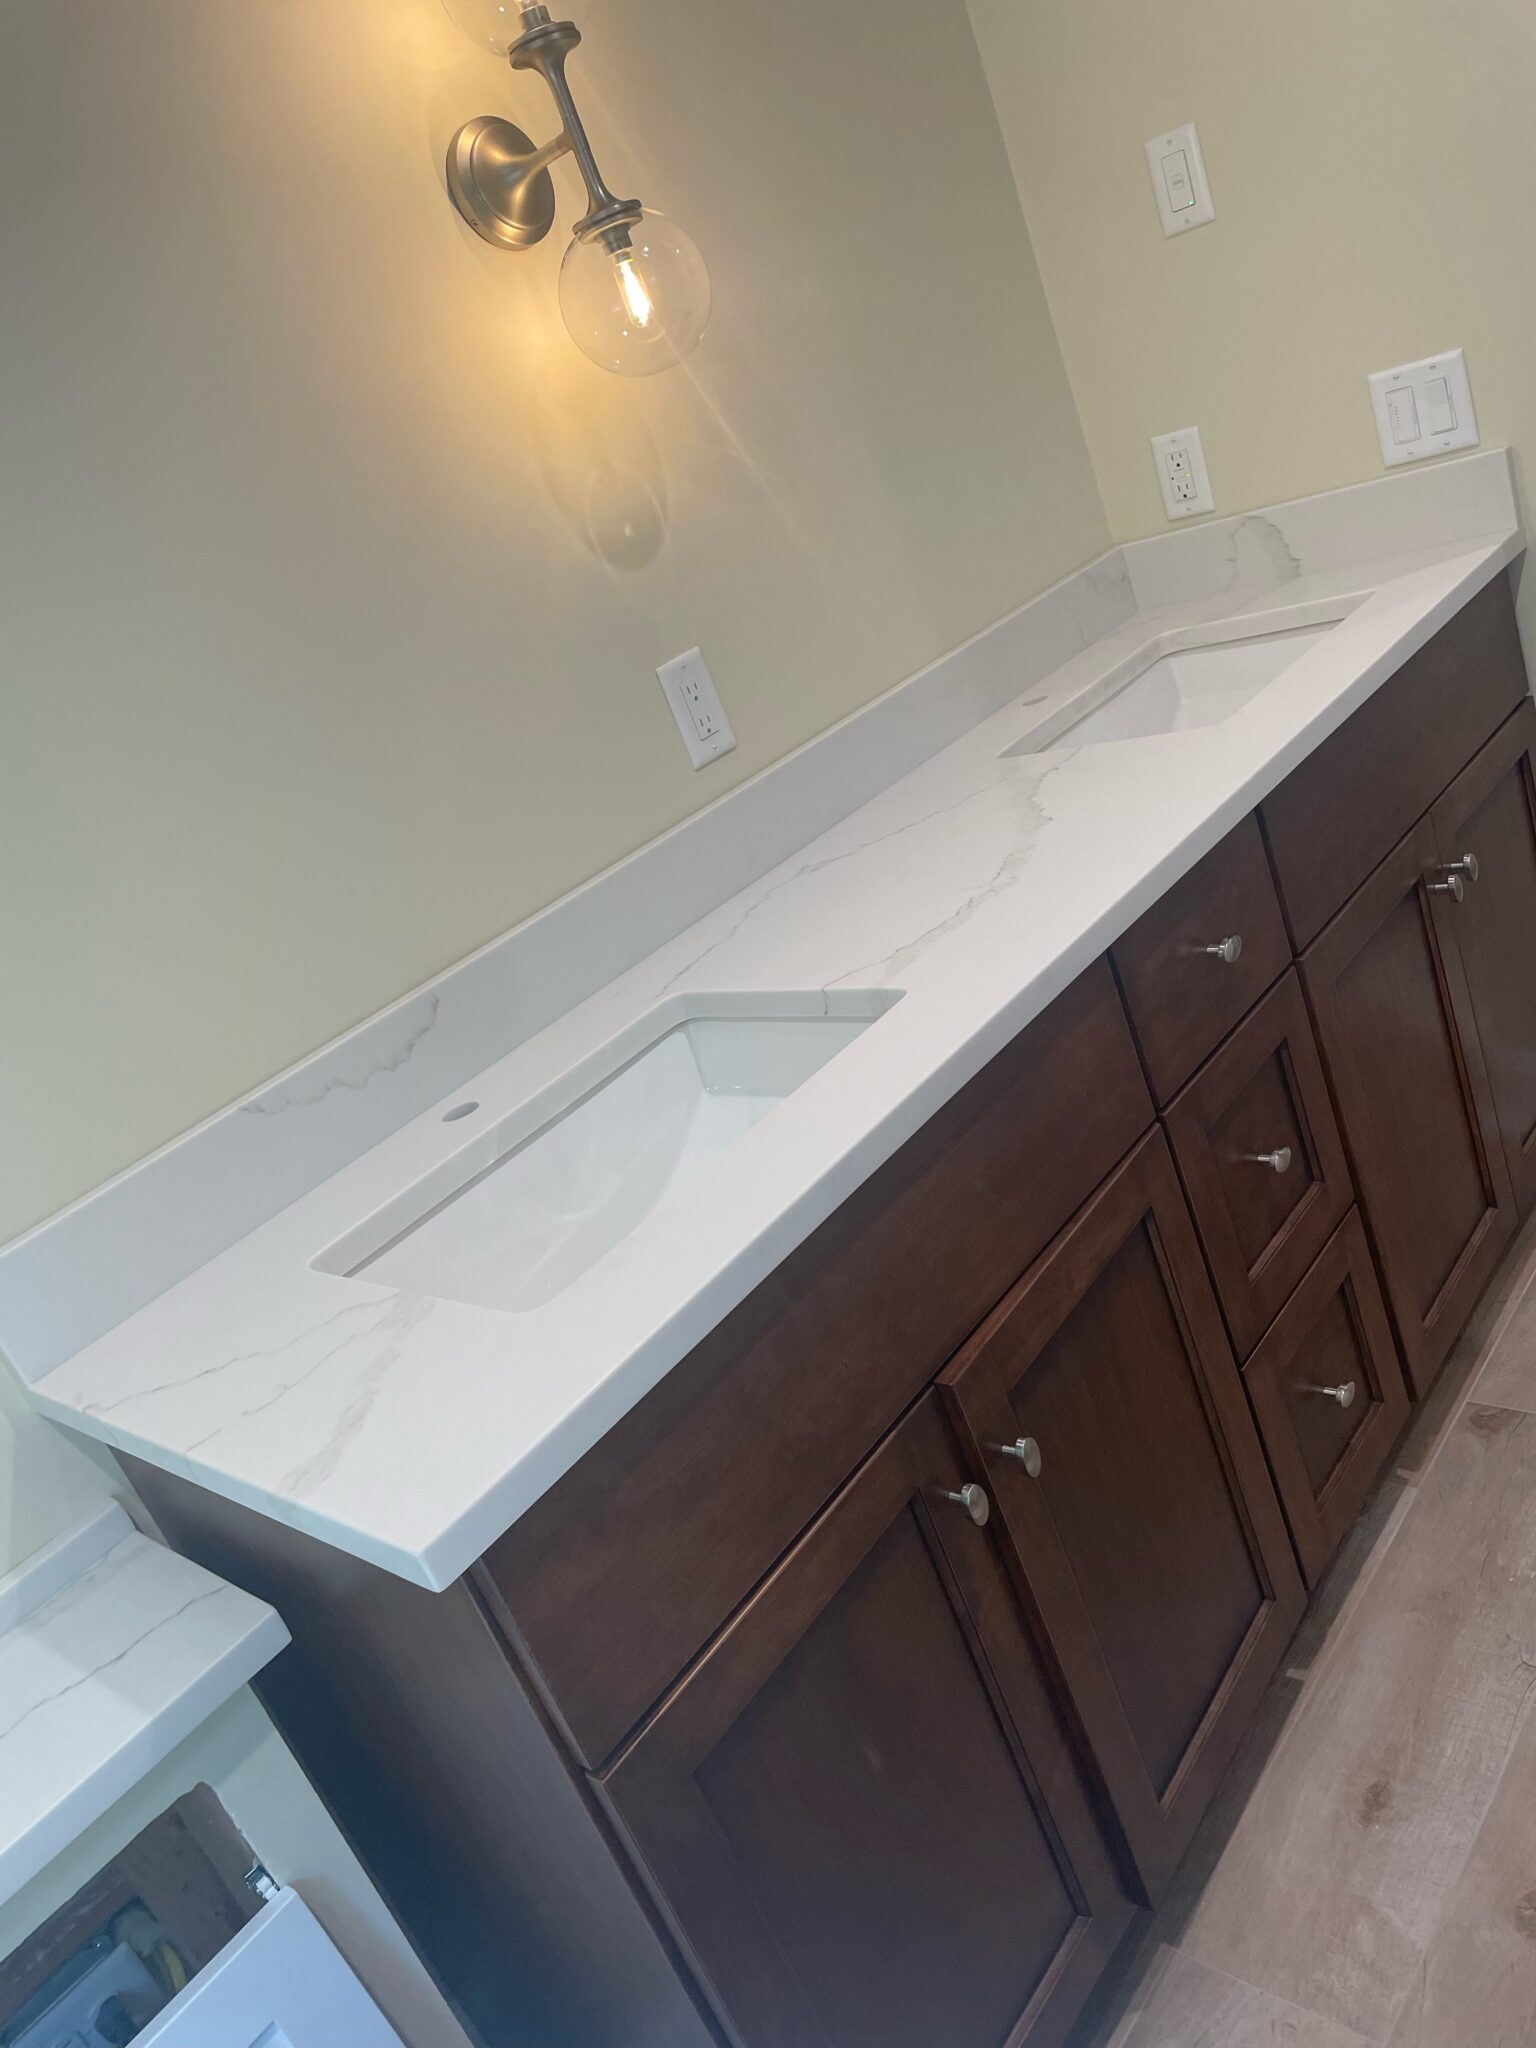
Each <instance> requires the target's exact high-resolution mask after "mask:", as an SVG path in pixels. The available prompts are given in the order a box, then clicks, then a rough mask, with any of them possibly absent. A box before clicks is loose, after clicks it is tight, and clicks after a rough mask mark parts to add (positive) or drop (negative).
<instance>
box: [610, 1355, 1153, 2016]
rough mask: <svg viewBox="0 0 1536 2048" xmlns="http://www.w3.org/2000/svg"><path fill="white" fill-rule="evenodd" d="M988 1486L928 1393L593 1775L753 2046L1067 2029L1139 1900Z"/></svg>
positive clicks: (683, 1936)
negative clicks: (1007, 1562)
mask: <svg viewBox="0 0 1536 2048" xmlns="http://www.w3.org/2000/svg"><path fill="white" fill-rule="evenodd" d="M967 1488H969V1489H970V1491H969V1493H967V1491H966V1489H967ZM986 1512H987V1506H986V1497H985V1495H984V1493H982V1491H981V1490H980V1488H978V1487H977V1486H976V1484H975V1482H974V1480H973V1477H972V1468H971V1467H970V1466H969V1465H967V1464H966V1463H965V1462H963V1461H962V1460H961V1458H960V1457H959V1456H958V1454H957V1451H956V1448H955V1445H954V1443H953V1441H952V1439H951V1437H950V1434H949V1431H948V1429H947V1428H946V1426H945V1421H944V1417H943V1414H942V1413H941V1411H940V1409H939V1405H938V1398H937V1396H936V1395H932V1394H930V1395H929V1396H927V1397H926V1398H925V1399H924V1400H923V1401H921V1402H920V1403H919V1404H918V1406H917V1407H916V1409H914V1410H913V1412H912V1413H911V1414H910V1415H909V1416H908V1417H907V1419H906V1420H905V1421H904V1422H903V1423H902V1424H901V1425H900V1426H899V1427H898V1428H897V1429H896V1430H895V1432H894V1433H893V1434H892V1435H891V1436H890V1437H888V1438H887V1439H886V1441H885V1442H884V1443H883V1444H882V1445H881V1446H880V1448H879V1449H878V1450H877V1451H876V1452H875V1453H874V1455H873V1456H872V1457H871V1458H870V1459H869V1460H868V1462H867V1463H866V1464H865V1465H864V1466H863V1467H862V1468H861V1469H860V1471H859V1473H858V1474H857V1476H856V1477H855V1478H854V1479H853V1480H852V1481H851V1482H850V1483H849V1484H848V1486H847V1487H845V1488H844V1490H843V1491H842V1492H841V1493H840V1494H839V1495H838V1497H837V1499H836V1500H835V1501H834V1502H833V1503H832V1505H831V1506H830V1507H829V1508H828V1509H827V1511H826V1513H825V1514H824V1515H822V1516H821V1518H820V1519H819V1520H818V1521H817V1522H816V1523H814V1524H813V1525H812V1527H811V1528H810V1529H809V1530H808V1531H807V1532H806V1534H805V1536H804V1537H803V1538H802V1539H801V1541H800V1542H799V1543H798V1544H797V1545H796V1546H795V1548H794V1549H793V1550H792V1551H791V1552H790V1554H789V1556H788V1557H787V1558H786V1559H785V1560H784V1562H783V1563H782V1564H781V1565H780V1566H779V1567H778V1568H777V1570H776V1571H774V1572H773V1573H772V1574H771V1575H770V1577H769V1578H768V1580H767V1581H766V1583H765V1584H764V1585H762V1586H761V1587H760V1588H759V1589H758V1591H757V1592H756V1593H755V1594H754V1595H753V1597H752V1599H751V1600H750V1601H749V1602H748V1603H747V1605H746V1607H745V1608H744V1609H743V1610H742V1612H741V1613H740V1614H739V1615H738V1616H737V1617H736V1619H735V1620H734V1621H733V1622H732V1623H731V1624H730V1626H729V1627H728V1628H727V1629H726V1630H725V1632H724V1633H723V1634H722V1635H721V1636H720V1638H719V1639H718V1640H717V1641H716V1642H715V1643H714V1644H713V1646H712V1647H711V1648H710V1649H709V1651H708V1652H707V1653H706V1655H705V1656H704V1657H703V1659H702V1660H701V1661H700V1662H699V1664H698V1665H697V1666H696V1667H695V1668H694V1669H693V1671H692V1672H691V1673H690V1674H689V1675H688V1677H687V1678H685V1679H684V1680H683V1682H682V1684H681V1685H680V1686H679V1687H678V1688H677V1689H676V1691H675V1692H673V1693H672V1694H671V1695H670V1696H669V1697H668V1698H667V1699H666V1701H665V1702H664V1703H663V1704H662V1706H661V1708H660V1709H659V1711H658V1712H657V1714H656V1715H655V1717H654V1718H653V1719H652V1720H651V1721H650V1723H649V1724H648V1725H647V1726H646V1727H645V1728H644V1729H643V1730H642V1732H641V1733H640V1735H639V1736H638V1737H637V1738H636V1739H635V1741H634V1742H633V1743H632V1744H631V1745H630V1747H629V1748H628V1749H627V1750H626V1751H625V1752H624V1753H623V1755H621V1756H620V1758H619V1760H618V1761H617V1763H615V1764H614V1765H613V1766H612V1768H611V1769H610V1770H609V1771H607V1772H606V1773H605V1774H604V1775H603V1776H602V1777H601V1778H599V1779H598V1780H596V1785H597V1789H598V1792H599V1795H600V1797H601V1799H602V1801H603V1803H604V1805H605V1807H606V1808H607V1809H608V1811H609V1812H610V1813H611V1815H612V1816H613V1819H614V1821H615V1822H616V1824H617V1826H618V1828H619V1829H620V1831H621V1832H622V1834H623V1835H624V1837H625V1839H626V1841H627V1842H628V1844H629V1846H630V1849H631V1852H632V1854H633V1856H634V1858H635V1862H636V1866H637V1868H638V1869H639V1871H640V1872H641V1874H642V1876H643V1878H644V1880H645V1882H646V1884H647V1885H648V1886H649V1887H650V1889H651V1890H652V1892H653V1893H654V1896H655V1898H656V1900H657V1903H658V1905H659V1906H660V1908H661V1909H662V1911H663V1912H664V1913H665V1915H666V1917H667V1919H668V1921H669V1922H670V1924H671V1925H672V1927H673V1928H674V1929H675V1931H676V1934H677V1938H678V1940H679V1942H680V1943H681V1945H682V1947H683V1949H684V1951H685V1952H686V1954H687V1955H688V1957H689V1959H690V1961H691V1963H692V1965H693V1967H694V1968H695V1970H696V1971H697V1973H698V1976H699V1978H700V1980H701V1982H703V1983H705V1984H707V1985H708V1986H709V1987H710V1990H711V1993H712V1995H713V1999H714V2002H715V2004H716V2006H717V2009H718V2011H719V2014H720V2016H721V2018H722V2020H723V2021H724V2022H725V2024H726V2025H727V2026H728V2028H729V2029H730V2032H731V2036H732V2038H733V2039H735V2040H737V2041H740V2042H741V2043H743V2044H749V2048H779V2044H781V2043H788V2042H793V2043H795V2044H796V2048H932V2044H934V2043H935V2042H939V2041H945V2042H955V2043H968V2042H975V2043H977V2044H981V2043H986V2044H989V2048H991V2044H994V2043H997V2044H1001V2043H1007V2044H1013V2043H1023V2042H1025V2041H1027V2042H1029V2043H1030V2044H1031V2048H1035V2044H1036V2043H1044V2042H1049V2043H1053V2044H1054V2043H1058V2042H1061V2041H1062V2040H1064V2038H1065V2035H1066V2032H1067V2029H1068V2028H1069V2026H1070V2025H1071V2022H1072V2020H1073V2019H1074V2018H1075V2016H1076V2014H1077V2012H1078V2010H1079V2008H1080V2007H1081V2005H1082V2003H1083V2001H1084V1999H1085V1997H1086V1995H1087V1993H1088V1991H1089V1989H1090V1988H1091V1986H1092V1985H1093V1983H1094V1981H1095V1980H1096V1978H1097V1977H1098V1975H1099V1973H1100V1971H1101V1970H1102V1968H1103V1966H1104V1963H1105V1961H1106V1960H1107V1959H1108V1956H1109V1955H1110V1953H1111V1951H1112V1950H1113V1948H1114V1946H1115V1944H1116V1943H1117V1941H1118V1940H1119V1937H1120V1935H1121V1933H1122V1932H1123V1930H1124V1928H1125V1927H1126V1925H1127V1923H1128V1922H1129V1920H1130V1918H1131V1915H1132V1910H1133V1909H1132V1906H1131V1903H1130V1900H1129V1899H1128V1897H1127V1895H1126V1892H1125V1889H1124V1886H1123V1884H1122V1882H1121V1880H1120V1878H1119V1876H1118V1874H1117V1872H1116V1869H1115V1866H1114V1864H1113V1862H1112V1860H1111V1857H1110V1853H1109V1850H1108V1848H1107V1847H1106V1845H1105V1842H1104V1840H1103V1838H1102V1836H1101V1834H1100V1831H1099V1824H1098V1822H1097V1821H1096V1820H1095V1818H1094V1816H1093V1813H1092V1811H1091V1809H1090V1806H1089V1803H1088V1799H1087V1796H1086V1793H1085V1790H1084V1786H1083V1783H1082V1781H1081V1779H1080V1777H1079V1775H1078V1767H1077V1765H1076V1763H1075V1762H1074V1760H1073V1757H1072V1754H1071V1751H1070V1748H1069V1744H1068V1741H1067V1738H1066V1735H1065V1733H1064V1731H1063V1728H1062V1725H1061V1722H1060V1719H1059V1717H1058V1712H1057V1709H1056V1707H1055V1705H1054V1703H1053V1700H1052V1697H1051V1693H1050V1689H1049V1686H1048V1684H1047V1681H1046V1679H1045V1677H1044V1674H1043V1671H1042V1668H1041V1665H1040V1663H1039V1660H1038V1658H1037V1656H1036V1654H1035V1652H1034V1650H1033V1648H1032V1646H1031V1643H1030V1641H1029V1638H1028V1636H1027V1634H1026V1632H1025V1630H1024V1628H1023V1627H1022V1626H1021V1625H1020V1622H1019V1620H1018V1617H1017V1614H1016V1611H1015V1602H1014V1596H1013V1594H1012V1591H1011V1589H1010V1587H1009V1584H1008V1579H1007V1575H1006V1573H1005V1572H1004V1569H1003V1566H1002V1562H1001V1560H1000V1558H999V1556H998V1553H997V1548H996V1545H995V1544H994V1542H993V1541H992V1538H991V1535H990V1534H989V1532H988V1530H987V1528H986V1527H985V1526H982V1524H983V1523H984V1520H985V1517H986Z"/></svg>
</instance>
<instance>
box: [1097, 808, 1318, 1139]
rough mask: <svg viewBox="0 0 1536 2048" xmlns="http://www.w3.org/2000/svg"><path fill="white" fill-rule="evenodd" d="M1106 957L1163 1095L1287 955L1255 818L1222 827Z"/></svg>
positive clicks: (1287, 946) (1192, 1067)
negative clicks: (1221, 835) (1221, 834)
mask: <svg viewBox="0 0 1536 2048" xmlns="http://www.w3.org/2000/svg"><path fill="white" fill-rule="evenodd" d="M1220 949H1225V950H1220ZM1110 958H1111V960H1112V961H1113V962H1114V966H1115V972H1116V974H1117V975H1118V976H1119V977H1120V987H1121V989H1122V990H1123V991H1124V994H1125V1006H1126V1008H1127V1010H1128V1011H1129V1012H1130V1017H1131V1024H1132V1027H1133V1028H1134V1030H1135V1033H1136V1042H1137V1044H1138V1045H1139V1046H1140V1047H1141V1056H1142V1060H1143V1062H1144V1063H1145V1065H1146V1069H1147V1074H1148V1076H1149V1078H1150V1079H1151V1082H1152V1093H1153V1095H1154V1096H1155V1097H1156V1098H1157V1100H1158V1102H1159V1103H1163V1102H1166V1101H1168V1099H1169V1097H1170V1096H1172V1095H1173V1094H1174V1093H1175V1091H1176V1090H1177V1089H1179V1088H1180V1087H1182V1086H1183V1084H1184V1082H1185V1081H1187V1080H1188V1079H1189V1076H1190V1075H1191V1074H1192V1073H1193V1072H1194V1071H1195V1068H1196V1067H1198V1066H1199V1064H1200V1062H1201V1061H1202V1060H1203V1059H1204V1058H1205V1056H1206V1054H1207V1053H1208V1052H1210V1051H1212V1050H1213V1049H1214V1048H1215V1047H1216V1046H1218V1045H1219V1044H1220V1043H1221V1041H1222V1039H1223V1038H1225V1037H1226V1035H1227V1033H1228V1032H1229V1031H1230V1030H1231V1029H1232V1026H1233V1025H1234V1024H1235V1023H1236V1022H1237V1020H1238V1018H1239V1017H1241V1016H1242V1015H1243V1014H1244V1013H1245V1012H1246V1011H1247V1010H1249V1009H1251V1008H1252V1007H1253V1005H1254V1003H1255V1002H1257V1001H1258V999H1259V997H1260V996H1261V995H1262V994H1263V993H1264V991H1265V989H1267V988H1268V987H1269V985H1270V983H1271V982H1272V981H1273V980H1274V979H1275V977H1276V976H1277V975H1279V974H1283V973H1284V971H1285V969H1286V968H1287V967H1288V966H1289V965H1290V959H1291V947H1290V941H1289V939H1288V938H1287V937H1286V931H1285V919H1284V918H1283V917H1282V916H1281V914H1280V905H1279V902H1278V901H1277V899H1276V896H1275V885H1274V881H1273V879H1272V877H1271V875H1270V872H1269V862H1268V861H1267V860H1266V858H1265V856H1264V842H1263V839H1262V838H1261V836H1260V833H1259V828H1258V823H1257V821H1256V820H1255V819H1253V818H1245V819H1244V820H1243V822H1242V823H1241V824H1240V825H1239V826H1238V827H1237V829H1236V830H1235V831H1233V832H1229V833H1228V834H1227V836H1226V838H1225V839H1223V840H1222V842H1221V844H1220V845H1219V846H1216V847H1213V848H1212V849H1211V851H1210V852H1209V853H1208V854H1207V855H1206V856H1205V858H1204V860H1202V861H1199V862H1197V863H1196V865H1195V866H1194V867H1192V868H1191V869H1190V871H1189V873H1188V874H1187V875H1186V876H1185V877H1184V879H1183V880H1182V881H1181V882H1176V883H1175V884H1174V886H1173V887H1172V888H1171V889H1170V890H1169V891H1168V893H1167V895H1166V896H1164V897H1162V898H1161V900H1160V901H1159V902H1157V903H1154V904H1153V906H1152V908H1151V909H1150V910H1149V911H1147V912H1146V913H1145V915H1144V916H1142V917H1140V918H1138V919H1137V921H1136V923H1135V924H1133V925H1132V926H1131V928H1130V930H1129V931H1128V932H1127V933H1126V934H1125V937H1124V938H1123V939H1121V940H1120V941H1119V942H1118V943H1117V944H1116V945H1115V946H1114V947H1113V948H1112V949H1111V952H1110Z"/></svg>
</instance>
